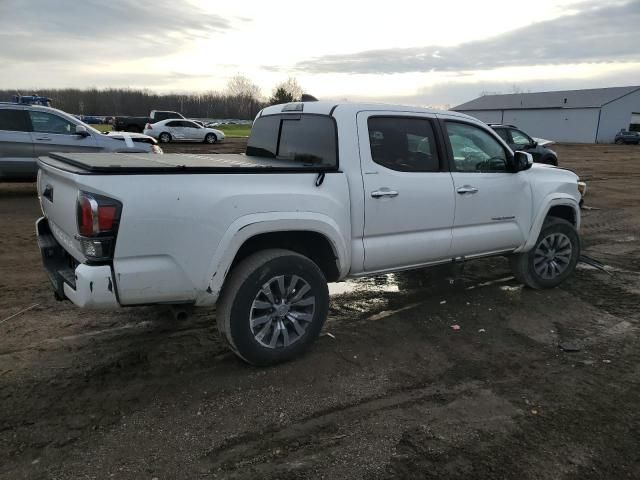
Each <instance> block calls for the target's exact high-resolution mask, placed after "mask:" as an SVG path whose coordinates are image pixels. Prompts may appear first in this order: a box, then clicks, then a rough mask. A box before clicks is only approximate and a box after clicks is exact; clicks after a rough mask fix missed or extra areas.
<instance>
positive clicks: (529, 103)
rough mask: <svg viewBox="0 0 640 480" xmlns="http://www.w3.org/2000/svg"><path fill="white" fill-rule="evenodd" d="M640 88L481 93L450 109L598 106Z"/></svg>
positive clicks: (461, 110)
mask: <svg viewBox="0 0 640 480" xmlns="http://www.w3.org/2000/svg"><path fill="white" fill-rule="evenodd" d="M636 90H640V86H631V87H611V88H590V89H587V90H562V91H558V92H537V93H512V94H508V95H484V96H482V97H478V98H476V99H475V100H471V101H470V102H467V103H463V104H462V105H458V106H457V107H453V108H452V110H457V111H460V112H464V111H469V110H519V109H523V108H527V109H530V108H599V107H602V106H603V105H606V104H607V103H610V102H612V101H614V100H617V99H619V98H620V97H624V96H625V95H628V94H629V93H631V92H634V91H636Z"/></svg>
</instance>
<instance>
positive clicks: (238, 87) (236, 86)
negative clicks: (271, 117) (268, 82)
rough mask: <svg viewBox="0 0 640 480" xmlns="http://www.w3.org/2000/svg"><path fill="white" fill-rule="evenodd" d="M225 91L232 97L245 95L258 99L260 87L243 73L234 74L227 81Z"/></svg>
mask: <svg viewBox="0 0 640 480" xmlns="http://www.w3.org/2000/svg"><path fill="white" fill-rule="evenodd" d="M227 93H228V94H229V95H231V96H233V97H247V98H253V99H254V100H259V99H260V97H261V96H262V95H261V93H260V87H258V85H256V84H255V83H253V82H252V81H251V80H249V79H248V78H247V77H245V76H244V75H240V74H238V75H234V76H233V77H231V78H230V79H229V81H228V82H227Z"/></svg>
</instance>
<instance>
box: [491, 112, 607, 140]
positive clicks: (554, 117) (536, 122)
mask: <svg viewBox="0 0 640 480" xmlns="http://www.w3.org/2000/svg"><path fill="white" fill-rule="evenodd" d="M599 110H600V109H598V108H574V109H534V110H505V112H504V120H503V123H506V124H511V125H516V126H517V127H518V128H521V129H522V130H524V131H525V132H527V133H528V134H529V135H531V136H532V137H538V138H545V139H547V140H554V141H557V142H575V143H593V142H594V140H595V137H596V129H597V127H598V112H599Z"/></svg>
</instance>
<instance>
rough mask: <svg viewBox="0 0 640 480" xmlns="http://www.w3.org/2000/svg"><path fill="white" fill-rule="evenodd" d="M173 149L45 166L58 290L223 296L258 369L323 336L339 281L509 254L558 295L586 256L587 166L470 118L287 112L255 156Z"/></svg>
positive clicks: (521, 270)
mask: <svg viewBox="0 0 640 480" xmlns="http://www.w3.org/2000/svg"><path fill="white" fill-rule="evenodd" d="M156 160H160V158H159V157H156V156H153V155H148V156H145V157H142V156H138V157H136V161H135V163H133V162H122V161H121V160H120V158H119V157H118V156H116V155H113V156H111V155H106V156H105V155H102V156H100V157H97V156H95V155H86V154H60V155H58V154H52V155H51V158H42V159H40V161H39V162H40V166H41V172H42V173H41V175H40V178H39V181H38V193H39V196H40V201H41V205H42V210H43V212H44V217H43V218H41V219H40V220H38V222H37V233H38V242H39V245H40V249H41V251H42V258H43V262H44V266H45V268H46V270H47V272H48V273H49V277H50V278H51V281H52V285H53V288H54V291H55V293H56V295H57V297H58V298H60V299H63V298H67V299H69V300H71V301H72V302H73V303H75V304H76V305H78V306H80V307H95V308H97V307H102V308H113V307H118V306H134V305H148V304H176V305H178V306H181V305H182V306H184V305H192V306H200V307H208V308H211V307H213V306H214V305H215V304H216V303H217V310H216V319H217V324H218V328H219V330H220V332H221V334H222V335H223V337H224V338H225V339H226V341H227V342H228V343H229V345H230V346H231V349H232V350H233V351H234V352H235V353H236V354H237V355H239V356H240V357H241V358H242V359H244V360H246V361H247V362H250V363H252V364H257V365H269V364H273V363H277V362H281V361H285V360H288V359H290V358H292V357H294V356H296V355H298V354H300V353H301V352H303V351H304V350H305V349H306V348H307V347H308V346H309V344H310V343H311V342H312V341H313V340H314V339H315V338H316V337H317V336H318V334H319V333H320V330H321V329H322V326H323V323H324V321H325V319H326V317H327V312H328V307H329V293H328V288H327V282H336V281H340V280H342V279H344V278H346V277H359V276H365V275H378V274H381V273H385V272H393V271H398V270H405V269H412V268H419V267H427V266H432V265H438V264H446V263H451V262H452V261H453V262H462V261H465V260H470V259H474V258H479V257H485V256H492V255H506V256H508V257H509V259H510V262H511V267H512V269H513V271H514V273H515V275H516V277H517V278H518V280H520V281H521V282H523V283H525V284H526V285H529V286H530V287H533V288H551V287H555V286H556V285H558V284H560V283H561V282H563V281H564V280H565V279H566V278H567V277H568V276H569V275H571V273H572V272H573V270H574V268H575V266H576V263H577V261H578V257H579V255H580V239H579V236H578V230H579V228H580V208H579V206H578V202H579V201H580V193H579V191H578V183H577V182H578V177H577V176H576V175H575V174H574V173H572V172H570V171H569V170H566V169H559V168H552V167H549V166H547V165H539V164H533V160H532V157H531V155H530V154H529V153H526V152H520V151H518V152H515V153H514V152H513V151H512V150H511V149H510V148H509V146H508V145H507V144H506V143H505V142H504V141H503V140H502V139H501V138H500V137H499V136H498V135H497V134H496V133H495V132H494V131H493V130H491V129H490V128H489V127H488V126H487V125H486V124H484V123H482V122H480V121H478V120H476V119H474V118H472V117H469V116H467V115H464V114H461V113H457V112H440V111H435V110H426V109H421V108H417V107H407V106H385V105H379V104H377V105H367V104H356V103H345V104H334V103H329V102H309V103H293V104H287V105H275V106H270V107H267V108H265V109H264V110H262V111H261V112H260V113H259V114H258V117H257V118H256V120H255V122H254V125H253V129H252V131H251V136H250V137H249V140H248V145H247V150H246V155H230V154H218V155H185V154H165V155H163V156H162V159H161V161H156ZM141 176H142V177H141ZM141 178H144V182H141V181H140V179H141ZM363 340H364V339H363Z"/></svg>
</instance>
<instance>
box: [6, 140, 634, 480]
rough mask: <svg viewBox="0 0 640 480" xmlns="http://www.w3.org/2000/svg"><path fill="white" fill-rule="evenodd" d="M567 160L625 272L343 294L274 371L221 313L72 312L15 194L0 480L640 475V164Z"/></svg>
mask: <svg viewBox="0 0 640 480" xmlns="http://www.w3.org/2000/svg"><path fill="white" fill-rule="evenodd" d="M242 145H243V141H242V140H232V141H229V142H227V143H226V144H223V145H222V146H213V147H203V146H199V145H198V146H193V147H191V146H172V145H170V146H168V147H167V148H166V149H165V150H166V151H177V150H183V151H202V149H203V148H204V149H211V150H213V151H222V150H223V149H224V150H225V151H234V149H241V148H242ZM554 149H556V150H557V151H558V154H559V158H560V163H561V165H562V166H566V167H568V168H571V169H573V170H575V171H576V172H577V173H579V174H580V175H581V176H582V177H583V178H584V179H585V180H586V181H587V182H588V184H589V192H588V194H587V200H586V205H587V206H588V207H590V209H587V210H585V211H584V212H583V215H584V216H583V222H584V223H583V230H582V233H583V240H584V252H585V253H586V254H588V255H590V256H591V257H593V258H595V259H597V260H600V261H601V262H603V263H605V264H606V265H607V272H602V271H599V270H597V269H594V268H592V267H588V266H585V265H580V266H579V269H578V271H577V272H576V274H575V275H574V276H573V277H572V278H571V279H570V280H569V281H568V282H567V283H566V284H564V285H563V286H562V287H561V288H557V289H554V290H549V291H533V290H529V289H523V288H521V287H520V286H519V285H518V284H517V283H516V282H515V281H514V280H513V279H512V278H511V277H510V273H509V270H508V267H507V264H506V261H505V260H504V259H501V258H499V259H492V260H483V261H477V262H475V263H469V264H468V265H467V266H466V268H465V270H464V272H463V274H462V276H461V279H460V280H459V281H456V282H454V283H453V284H451V283H449V281H448V280H447V275H446V272H444V274H443V272H440V271H439V272H433V271H431V272H413V273H410V274H402V275H386V276H382V277H377V278H372V279H367V280H361V281H356V282H347V283H342V284H334V285H332V291H333V292H334V294H333V296H332V306H331V312H330V317H329V320H328V322H327V324H326V327H325V330H324V332H325V333H324V334H323V336H322V337H321V338H320V339H319V341H318V342H316V343H315V345H314V346H313V347H312V349H311V351H310V352H309V353H308V354H307V355H305V356H304V357H302V358H300V359H298V360H297V361H294V362H291V363H288V364H285V365H281V366H278V367H274V368H269V369H257V368H252V367H249V366H247V365H245V364H243V363H242V362H240V361H238V360H237V359H236V358H235V357H234V356H233V355H232V354H230V353H229V352H228V350H227V349H226V347H225V346H224V345H223V343H222V342H221V341H220V339H219V338H218V335H217V332H216V329H215V321H214V316H215V312H212V311H201V312H197V313H196V314H195V315H194V316H193V317H192V318H190V319H188V320H185V321H182V322H178V321H176V320H174V318H173V316H172V315H171V314H170V312H169V311H167V310H165V309H162V308H151V307H145V308H136V309H122V310H119V311H115V312H98V313H96V312H90V311H81V310H78V309H76V308H75V307H73V306H72V305H71V304H69V303H65V302H56V301H55V300H54V299H53V295H52V294H51V291H50V290H49V286H48V283H47V279H46V278H45V275H44V273H43V270H42V268H41V265H40V258H39V253H38V250H37V247H36V242H35V239H34V227H33V224H34V221H35V220H36V218H37V217H38V216H39V213H40V211H39V207H38V202H37V198H36V195H35V190H34V186H33V185H0V233H1V236H0V271H1V272H2V274H1V275H0V292H1V295H0V407H1V408H0V478H2V479H11V480H17V479H94V478H96V479H102V478H106V479H110V478H116V479H149V480H151V479H158V480H161V479H178V478H179V479H182V478H185V479H201V478H202V479H204V478H206V479H213V478H216V479H222V478H229V479H249V478H261V479H303V478H304V479H307V478H311V479H316V478H318V479H320V478H325V479H342V478H365V479H391V478H415V479H425V478H433V479H471V478H473V479H476V478H477V479H493V478H496V479H503V478H506V479H512V478H513V479H519V480H524V479H576V480H577V479H581V480H582V479H623V478H640V338H639V336H638V327H639V326H640V308H639V304H640V302H639V300H640V240H639V239H640V188H639V187H640V147H637V146H610V145H600V146H593V145H582V146H581V145H559V146H557V147H554ZM32 306H33V308H31V309H30V310H28V311H26V312H24V313H21V314H19V315H17V316H15V317H13V318H9V319H6V318H7V317H10V316H11V315H13V314H15V313H17V312H19V311H21V310H23V309H25V308H28V307H32ZM454 324H458V325H460V326H461V329H460V330H459V331H454V330H453V329H452V328H451V325H454ZM560 345H561V346H563V347H564V348H565V349H566V350H578V351H564V350H563V349H561V348H559V346H560Z"/></svg>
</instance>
